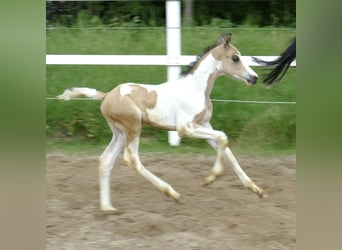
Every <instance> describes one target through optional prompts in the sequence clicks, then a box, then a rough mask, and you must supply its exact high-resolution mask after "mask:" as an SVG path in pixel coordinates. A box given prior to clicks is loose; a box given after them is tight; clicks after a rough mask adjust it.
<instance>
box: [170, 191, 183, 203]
mask: <svg viewBox="0 0 342 250" xmlns="http://www.w3.org/2000/svg"><path fill="white" fill-rule="evenodd" d="M170 197H171V198H172V199H173V200H174V201H175V202H177V203H179V202H180V198H181V195H180V194H179V193H177V192H176V193H175V194H173V195H170Z"/></svg>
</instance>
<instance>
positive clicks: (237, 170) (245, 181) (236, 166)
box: [224, 147, 267, 198]
mask: <svg viewBox="0 0 342 250" xmlns="http://www.w3.org/2000/svg"><path fill="white" fill-rule="evenodd" d="M224 153H225V155H226V156H227V158H228V159H229V161H230V162H231V164H232V167H233V170H234V171H235V173H236V174H237V176H238V177H239V178H240V180H241V182H242V183H243V185H244V186H245V187H246V188H248V189H249V190H251V191H253V192H254V193H256V194H257V195H258V196H259V197H260V198H266V197H267V195H266V193H265V192H264V191H263V190H262V189H261V188H260V187H258V186H257V185H255V184H254V182H253V181H252V180H251V178H249V177H248V176H247V174H246V173H245V172H244V171H243V170H242V168H241V167H240V165H239V163H238V161H237V160H236V158H235V156H234V155H233V153H232V151H231V150H230V148H229V147H226V148H225V150H224Z"/></svg>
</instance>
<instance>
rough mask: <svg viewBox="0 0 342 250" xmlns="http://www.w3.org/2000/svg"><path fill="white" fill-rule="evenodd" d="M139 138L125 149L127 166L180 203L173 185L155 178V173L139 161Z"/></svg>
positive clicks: (178, 195)
mask: <svg viewBox="0 0 342 250" xmlns="http://www.w3.org/2000/svg"><path fill="white" fill-rule="evenodd" d="M138 148H139V137H136V138H135V139H133V140H132V141H131V142H130V143H129V144H128V145H127V147H125V151H124V159H125V161H126V162H127V164H128V165H129V166H130V167H131V168H133V169H135V170H136V171H137V172H138V173H139V174H141V175H142V176H144V177H145V178H146V179H147V180H149V181H150V182H151V183H152V184H153V185H154V186H156V187H157V188H158V189H159V190H160V191H162V192H163V193H164V194H166V195H168V196H170V197H171V198H173V199H174V200H175V201H179V199H180V194H179V193H178V192H176V191H175V190H174V189H173V188H172V187H171V185H169V184H168V183H166V182H165V181H163V180H162V179H160V178H158V177H157V176H155V175H154V174H153V173H151V172H150V171H149V170H147V169H146V168H145V167H144V166H143V164H142V163H141V161H140V159H139V153H138Z"/></svg>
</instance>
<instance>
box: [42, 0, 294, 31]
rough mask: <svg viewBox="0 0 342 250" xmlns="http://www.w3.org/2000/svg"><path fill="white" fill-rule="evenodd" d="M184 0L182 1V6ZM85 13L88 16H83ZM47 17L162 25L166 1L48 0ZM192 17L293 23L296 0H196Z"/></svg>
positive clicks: (198, 22)
mask: <svg viewBox="0 0 342 250" xmlns="http://www.w3.org/2000/svg"><path fill="white" fill-rule="evenodd" d="M185 3H186V1H182V8H183V9H184V6H185ZM88 15H89V16H91V17H90V18H85V17H87V16H88ZM93 17H96V20H93V21H91V23H88V21H87V20H91V19H93ZM46 18H47V24H48V25H49V26H65V27H75V26H76V27H78V25H79V21H80V19H81V20H82V21H86V24H87V25H88V24H90V27H94V26H93V25H95V24H96V23H98V24H100V23H102V24H104V25H106V26H109V27H118V26H124V27H126V26H127V25H141V26H152V27H154V26H165V1H154V0H150V1H132V0H129V1H47V2H46ZM97 19H98V20H97ZM193 19H194V20H193V24H194V26H205V25H214V24H215V23H216V24H218V25H219V26H216V27H226V23H225V22H222V21H221V20H228V22H229V23H231V25H233V27H234V26H237V25H241V24H244V23H245V24H246V23H248V24H249V25H253V26H259V27H263V26H270V25H274V26H291V27H295V25H296V23H295V19H296V1H295V0H286V1H279V0H271V1H253V0H250V1H222V0H220V1H218V0H216V1H215V0H206V1H199V0H195V1H193ZM217 21H219V22H218V23H217ZM82 25H84V23H83V24H82ZM82 27H85V26H82ZM99 27H100V26H99ZM212 27H214V26H212ZM228 27H230V26H228Z"/></svg>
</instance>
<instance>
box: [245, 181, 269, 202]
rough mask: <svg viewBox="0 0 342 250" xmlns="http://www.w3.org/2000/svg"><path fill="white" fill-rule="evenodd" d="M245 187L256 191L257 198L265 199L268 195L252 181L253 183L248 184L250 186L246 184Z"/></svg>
mask: <svg viewBox="0 0 342 250" xmlns="http://www.w3.org/2000/svg"><path fill="white" fill-rule="evenodd" d="M247 188H248V189H249V190H251V191H253V192H254V193H256V194H257V195H258V196H259V198H261V199H265V198H267V197H268V195H267V194H266V193H265V191H264V190H262V189H261V188H259V187H258V186H257V185H255V184H254V183H253V185H250V186H248V187H247Z"/></svg>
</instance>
